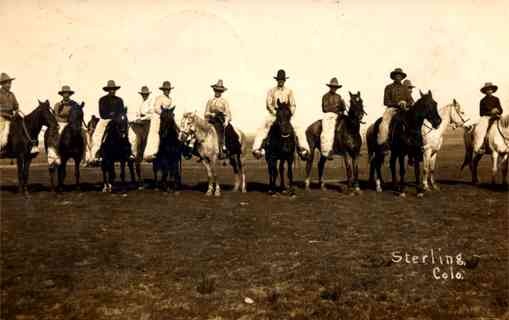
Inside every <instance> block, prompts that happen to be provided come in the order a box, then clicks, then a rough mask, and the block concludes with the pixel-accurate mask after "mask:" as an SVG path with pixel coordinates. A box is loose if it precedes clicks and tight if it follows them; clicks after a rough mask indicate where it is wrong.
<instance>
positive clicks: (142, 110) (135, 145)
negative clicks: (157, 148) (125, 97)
mask: <svg viewBox="0 0 509 320" xmlns="http://www.w3.org/2000/svg"><path fill="white" fill-rule="evenodd" d="M138 93H139V94H140V95H141V103H140V104H139V106H138V109H137V110H136V114H135V115H134V121H133V122H132V123H130V126H131V128H132V130H129V141H130V142H131V144H132V149H133V153H135V154H136V155H137V156H139V157H140V159H142V158H143V152H144V150H142V148H144V146H145V144H146V141H147V136H148V129H149V127H150V118H151V116H152V107H153V105H154V100H153V99H152V98H151V97H150V94H151V92H150V89H149V88H148V87H147V86H143V87H141V90H140V91H139V92H138Z"/></svg>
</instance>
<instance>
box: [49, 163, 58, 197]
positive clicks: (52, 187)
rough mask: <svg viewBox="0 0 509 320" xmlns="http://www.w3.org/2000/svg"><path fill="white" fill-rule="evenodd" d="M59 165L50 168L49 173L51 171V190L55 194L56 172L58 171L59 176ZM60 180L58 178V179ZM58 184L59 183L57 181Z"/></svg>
mask: <svg viewBox="0 0 509 320" xmlns="http://www.w3.org/2000/svg"><path fill="white" fill-rule="evenodd" d="M58 167H59V166H58V165H57V166H55V165H52V166H50V167H49V168H48V171H49V180H50V188H51V191H52V192H54V191H56V189H55V171H57V175H58ZM57 179H58V177H57ZM57 183H58V181H57Z"/></svg>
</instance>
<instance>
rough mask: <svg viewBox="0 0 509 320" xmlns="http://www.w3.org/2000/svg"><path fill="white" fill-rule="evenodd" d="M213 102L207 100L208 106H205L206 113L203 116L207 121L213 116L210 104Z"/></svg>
mask: <svg viewBox="0 0 509 320" xmlns="http://www.w3.org/2000/svg"><path fill="white" fill-rule="evenodd" d="M210 102H211V100H210V99H209V100H207V104H206V105H205V113H204V114H203V116H204V117H205V119H208V118H209V117H210V116H212V112H210V104H211V103H210Z"/></svg>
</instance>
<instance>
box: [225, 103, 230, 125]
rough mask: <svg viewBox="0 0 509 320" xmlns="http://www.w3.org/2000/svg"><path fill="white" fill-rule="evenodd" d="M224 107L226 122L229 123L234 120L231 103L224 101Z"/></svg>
mask: <svg viewBox="0 0 509 320" xmlns="http://www.w3.org/2000/svg"><path fill="white" fill-rule="evenodd" d="M224 109H225V124H228V123H229V122H230V121H231V120H232V112H231V110H230V103H229V102H228V101H226V100H225V101H224Z"/></svg>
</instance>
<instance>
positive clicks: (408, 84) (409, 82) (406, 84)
mask: <svg viewBox="0 0 509 320" xmlns="http://www.w3.org/2000/svg"><path fill="white" fill-rule="evenodd" d="M403 85H404V86H405V87H407V88H415V86H414V85H413V84H412V81H410V80H408V79H406V80H405V81H403Z"/></svg>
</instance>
